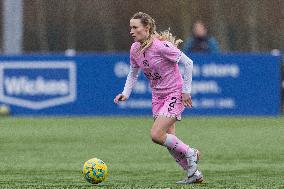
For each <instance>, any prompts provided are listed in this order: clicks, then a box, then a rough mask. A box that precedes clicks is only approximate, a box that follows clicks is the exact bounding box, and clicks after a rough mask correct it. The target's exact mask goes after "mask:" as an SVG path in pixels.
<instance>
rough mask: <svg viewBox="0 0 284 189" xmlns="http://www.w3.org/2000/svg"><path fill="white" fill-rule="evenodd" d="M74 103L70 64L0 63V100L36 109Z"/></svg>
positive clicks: (66, 62)
mask: <svg viewBox="0 0 284 189" xmlns="http://www.w3.org/2000/svg"><path fill="white" fill-rule="evenodd" d="M75 100H76V65H75V63H74V62H73V61H60V62H58V61H21V62H1V63H0V101H1V102H3V103H7V104H11V105H15V106H20V107H24V108H29V109H34V110H39V109H44V108H48V107H52V106H58V105H62V104H66V103H70V102H73V101H75Z"/></svg>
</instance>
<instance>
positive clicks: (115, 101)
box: [113, 94, 127, 104]
mask: <svg viewBox="0 0 284 189" xmlns="http://www.w3.org/2000/svg"><path fill="white" fill-rule="evenodd" d="M126 100H127V97H126V96H125V95H123V94H118V95H117V96H116V97H115V98H114V100H113V101H114V103H115V104H118V102H119V101H126Z"/></svg>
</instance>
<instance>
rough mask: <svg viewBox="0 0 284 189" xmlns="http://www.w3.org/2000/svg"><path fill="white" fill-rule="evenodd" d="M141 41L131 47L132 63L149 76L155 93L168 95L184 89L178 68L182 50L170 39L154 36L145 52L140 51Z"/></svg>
mask: <svg viewBox="0 0 284 189" xmlns="http://www.w3.org/2000/svg"><path fill="white" fill-rule="evenodd" d="M139 48H140V43H139V42H135V43H133V44H132V46H131V49H130V64H131V66H132V67H135V68H137V67H139V68H141V69H142V70H143V72H144V75H145V76H146V77H147V78H148V80H149V82H150V85H151V88H152V93H153V95H158V96H160V95H162V96H164V95H168V94H170V93H173V92H181V91H182V76H181V74H180V71H179V68H178V64H177V63H178V61H179V59H180V57H181V51H180V50H179V49H178V48H177V47H175V46H174V45H173V44H172V43H170V42H168V41H161V40H159V39H157V38H154V40H153V42H152V44H151V46H150V47H148V48H147V49H146V50H145V51H144V53H140V52H138V49H139Z"/></svg>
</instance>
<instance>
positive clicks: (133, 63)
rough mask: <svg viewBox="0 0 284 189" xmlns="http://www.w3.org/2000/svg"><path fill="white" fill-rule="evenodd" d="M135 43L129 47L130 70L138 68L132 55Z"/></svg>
mask: <svg viewBox="0 0 284 189" xmlns="http://www.w3.org/2000/svg"><path fill="white" fill-rule="evenodd" d="M135 51H136V50H135V43H133V44H132V45H131V48H130V66H131V67H132V68H139V65H138V64H137V62H136V60H135V58H134V54H135Z"/></svg>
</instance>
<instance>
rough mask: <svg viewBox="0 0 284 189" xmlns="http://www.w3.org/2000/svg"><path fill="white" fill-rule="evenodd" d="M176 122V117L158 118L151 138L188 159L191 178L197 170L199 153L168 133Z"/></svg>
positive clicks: (188, 171)
mask: <svg viewBox="0 0 284 189" xmlns="http://www.w3.org/2000/svg"><path fill="white" fill-rule="evenodd" d="M175 122H176V118H175V117H166V116H158V117H157V118H156V120H155V122H154V124H153V126H152V129H151V138H152V140H153V142H155V143H157V144H160V145H163V146H165V147H167V148H168V149H169V150H171V151H172V152H173V153H175V154H179V157H180V158H182V159H184V158H186V159H187V163H188V169H187V173H188V177H191V176H192V175H193V174H194V173H195V172H196V170H197V151H196V150H195V149H192V148H190V147H189V146H188V145H186V144H185V143H183V142H182V141H181V140H180V139H178V138H177V137H176V136H175V135H173V134H168V133H167V131H168V130H169V128H171V127H172V125H173V124H174V123H175Z"/></svg>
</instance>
